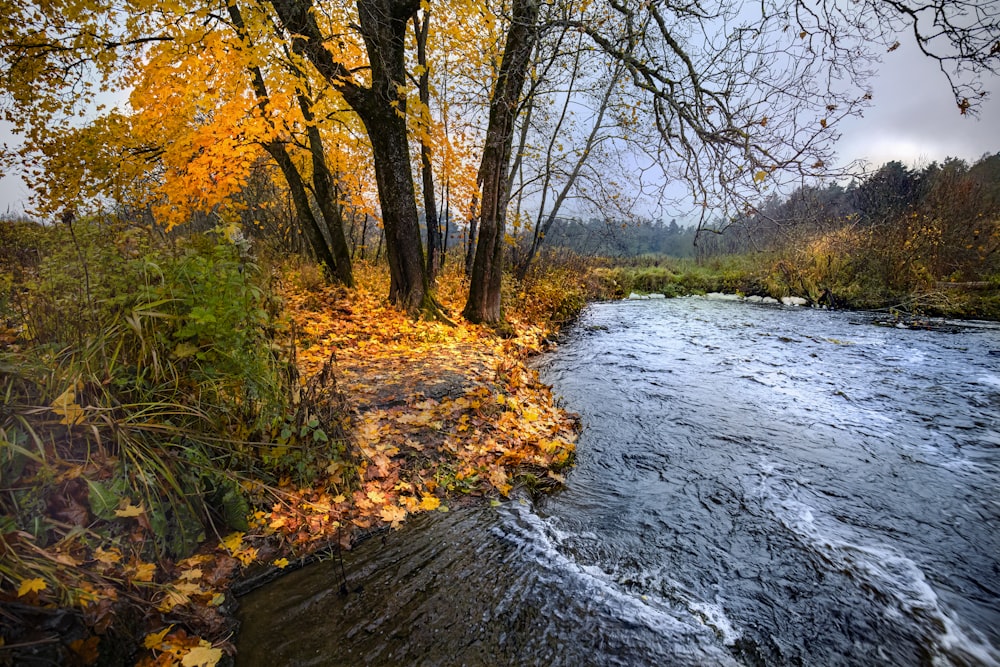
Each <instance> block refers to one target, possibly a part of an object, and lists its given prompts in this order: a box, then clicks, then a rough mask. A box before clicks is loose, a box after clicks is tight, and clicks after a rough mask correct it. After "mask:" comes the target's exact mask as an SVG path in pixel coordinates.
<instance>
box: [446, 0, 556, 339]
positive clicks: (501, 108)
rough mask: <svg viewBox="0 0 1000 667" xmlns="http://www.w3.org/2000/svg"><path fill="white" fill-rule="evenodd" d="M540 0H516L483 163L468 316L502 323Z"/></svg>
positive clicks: (466, 311) (495, 89)
mask: <svg viewBox="0 0 1000 667" xmlns="http://www.w3.org/2000/svg"><path fill="white" fill-rule="evenodd" d="M538 13H539V0H514V5H513V8H512V18H511V24H510V28H509V29H508V30H507V41H506V44H505V45H504V52H503V60H502V61H501V63H500V71H499V73H498V75H497V82H496V86H495V87H494V89H493V97H492V99H491V101H490V119H489V125H488V126H487V130H486V146H485V148H484V150H483V160H482V163H481V164H480V167H479V184H480V187H481V188H482V209H481V215H480V223H479V224H480V229H479V241H478V242H477V243H476V257H475V260H474V262H473V265H472V276H471V283H470V285H469V299H468V301H467V302H466V304H465V310H464V311H463V314H464V315H465V317H466V319H468V320H469V321H471V322H482V323H487V324H500V323H502V321H503V313H502V312H501V308H500V288H501V284H502V281H503V257H504V252H503V250H504V248H503V246H504V235H505V231H506V229H505V228H506V216H507V203H508V200H509V198H510V178H509V169H510V153H511V144H512V143H513V140H514V126H515V121H516V120H517V111H518V102H519V101H520V99H521V89H522V88H523V86H524V80H525V77H526V75H527V70H528V63H529V61H530V57H531V50H532V48H533V46H534V42H535V36H536V27H537V26H536V23H537V22H538Z"/></svg>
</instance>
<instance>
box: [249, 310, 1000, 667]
mask: <svg viewBox="0 0 1000 667" xmlns="http://www.w3.org/2000/svg"><path fill="white" fill-rule="evenodd" d="M541 370H542V374H543V378H544V379H545V380H546V381H547V382H549V383H552V384H553V385H554V388H555V391H556V393H557V394H559V395H561V396H562V397H563V402H564V404H565V405H566V407H568V408H569V409H571V410H574V411H576V412H579V413H580V415H581V417H582V420H583V424H584V430H583V433H582V435H581V438H580V441H579V445H578V461H577V465H576V467H575V469H574V470H573V471H572V472H571V473H570V474H569V476H568V482H569V484H568V488H567V489H566V490H565V491H562V492H561V493H558V494H556V495H555V496H553V497H550V498H548V499H546V500H545V501H544V502H543V503H541V504H540V505H539V506H533V505H532V504H530V503H529V502H527V501H524V500H521V501H512V502H509V503H505V504H503V505H501V506H500V507H481V508H475V509H470V510H462V511H454V512H451V513H448V514H443V513H434V514H433V515H426V516H421V517H417V518H415V519H414V520H413V521H411V522H410V524H409V525H408V526H407V527H406V528H405V529H404V530H401V531H398V532H393V533H390V534H388V535H386V536H385V537H384V538H377V539H373V540H370V541H368V542H366V543H364V544H362V545H361V546H360V547H359V548H358V549H356V550H355V551H354V552H352V553H349V554H346V556H345V563H344V567H345V569H346V575H347V585H348V587H349V592H348V593H347V594H341V593H340V592H338V591H339V588H340V586H341V572H342V570H341V564H340V563H339V562H324V563H320V564H318V565H316V566H312V567H309V568H305V569H303V570H300V571H298V572H294V573H292V574H290V575H288V576H286V577H284V578H282V579H281V580H279V581H278V582H277V583H275V584H272V585H271V586H269V587H266V588H263V589H260V590H258V591H255V592H254V593H252V594H250V595H248V596H247V597H245V598H244V599H243V600H242V610H241V616H242V618H241V620H242V622H243V626H242V630H241V634H240V638H239V642H238V647H239V650H240V653H239V656H238V663H239V664H245V665H258V664H259V665H268V666H270V665H292V664H303V665H304V664H317V665H338V664H343V665H352V664H381V665H395V664H426V665H823V666H827V665H1000V329H998V328H996V327H995V326H993V327H991V326H988V325H955V326H954V327H952V328H951V329H949V330H946V331H942V330H934V331H931V330H918V329H899V328H891V327H884V326H876V325H875V324H874V323H873V322H872V321H871V318H870V316H866V315H863V314H856V313H854V314H852V313H839V312H827V311H817V310H809V309H790V308H769V307H763V306H754V305H750V304H744V303H732V302H720V301H710V300H705V299H697V298H687V299H674V300H663V301H638V302H620V303H609V304H598V305H594V306H592V307H590V308H588V310H587V311H586V312H585V314H584V316H583V318H582V319H581V321H580V323H579V324H578V325H577V326H576V327H575V329H574V331H573V332H572V333H571V334H570V336H569V338H568V340H567V341H566V342H565V343H564V344H563V345H562V346H561V347H560V348H559V350H558V351H557V352H556V353H554V354H552V355H550V356H549V357H547V358H546V359H544V360H543V361H542V364H541Z"/></svg>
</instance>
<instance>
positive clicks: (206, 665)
mask: <svg viewBox="0 0 1000 667" xmlns="http://www.w3.org/2000/svg"><path fill="white" fill-rule="evenodd" d="M221 659H222V650H221V649H217V648H213V647H212V645H211V644H209V643H208V642H206V641H205V640H202V642H201V644H199V645H198V646H196V647H194V648H193V649H191V650H190V651H188V652H187V654H186V655H185V656H184V657H183V658H181V664H182V665H184V667H215V665H217V664H218V663H219V660H221Z"/></svg>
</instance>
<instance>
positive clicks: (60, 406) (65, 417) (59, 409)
mask: <svg viewBox="0 0 1000 667" xmlns="http://www.w3.org/2000/svg"><path fill="white" fill-rule="evenodd" d="M49 407H50V408H51V409H52V412H54V413H56V414H57V415H59V416H61V417H62V419H60V420H59V423H60V424H66V425H68V426H72V425H74V424H79V423H80V422H81V421H83V417H84V410H83V408H81V407H80V406H79V405H77V403H76V385H71V386H70V387H69V389H67V390H66V391H64V392H63V393H61V394H59V396H57V397H56V399H55V400H54V401H52V403H50V404H49Z"/></svg>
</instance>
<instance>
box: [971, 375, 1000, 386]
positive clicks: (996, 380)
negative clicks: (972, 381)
mask: <svg viewBox="0 0 1000 667" xmlns="http://www.w3.org/2000/svg"><path fill="white" fill-rule="evenodd" d="M976 382H977V383H978V384H984V385H986V386H987V387H994V388H996V389H1000V375H993V374H992V373H991V374H990V375H981V376H979V377H977V378H976Z"/></svg>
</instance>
